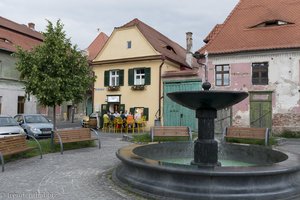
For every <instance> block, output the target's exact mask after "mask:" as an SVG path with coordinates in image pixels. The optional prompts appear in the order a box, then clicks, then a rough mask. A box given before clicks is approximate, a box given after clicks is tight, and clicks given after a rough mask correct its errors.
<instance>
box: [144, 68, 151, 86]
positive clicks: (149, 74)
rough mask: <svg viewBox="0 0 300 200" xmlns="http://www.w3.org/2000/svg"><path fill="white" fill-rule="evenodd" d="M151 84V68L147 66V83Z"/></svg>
mask: <svg viewBox="0 0 300 200" xmlns="http://www.w3.org/2000/svg"><path fill="white" fill-rule="evenodd" d="M150 84H151V68H145V85H150Z"/></svg>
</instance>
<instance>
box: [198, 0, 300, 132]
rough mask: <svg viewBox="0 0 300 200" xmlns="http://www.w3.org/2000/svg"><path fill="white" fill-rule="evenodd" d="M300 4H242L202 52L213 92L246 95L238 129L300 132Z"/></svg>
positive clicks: (236, 117)
mask: <svg viewBox="0 0 300 200" xmlns="http://www.w3.org/2000/svg"><path fill="white" fill-rule="evenodd" d="M297 9H300V1H292V0H287V1H285V2H280V1H268V0H255V1H245V0H240V2H239V3H238V4H237V6H236V7H235V8H234V10H233V11H232V12H231V13H230V15H229V16H228V17H227V19H226V20H225V22H224V23H223V24H221V25H217V26H216V27H215V28H214V29H213V30H212V31H211V33H210V34H209V35H208V37H207V38H206V39H205V40H204V41H205V42H206V43H207V44H206V45H205V46H204V47H202V48H201V49H200V50H199V51H200V53H201V54H204V53H205V52H206V53H208V55H209V56H208V58H209V59H208V60H209V61H208V74H209V80H210V82H211V83H212V85H213V87H212V89H217V90H244V91H248V92H249V97H248V98H247V99H245V100H244V101H242V102H241V103H239V104H237V105H236V106H234V107H233V110H232V113H233V115H232V116H233V125H237V126H249V127H268V128H271V129H272V131H273V133H282V132H285V131H300V121H299V119H300V112H299V111H300V95H299V92H300V90H299V89H300V88H299V87H300V81H299V80H300V57H299V56H300V54H299V50H300V42H299V41H300V32H299V31H298V30H299V27H300V26H299V22H300V15H299V13H298V12H296V10H297Z"/></svg>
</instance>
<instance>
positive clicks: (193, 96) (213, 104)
mask: <svg viewBox="0 0 300 200" xmlns="http://www.w3.org/2000/svg"><path fill="white" fill-rule="evenodd" d="M167 96H168V97H169V98H170V99H171V100H172V101H174V102H176V103H178V104H180V105H182V106H185V107H188V108H190V109H193V110H198V109H207V108H213V109H216V110H220V109H223V108H226V107H229V106H232V105H235V104H237V103H239V102H241V101H243V100H244V99H246V98H247V97H248V96H249V94H248V92H246V91H227V90H200V91H177V92H170V93H167ZM183 99H184V100H185V101H182V100H183Z"/></svg>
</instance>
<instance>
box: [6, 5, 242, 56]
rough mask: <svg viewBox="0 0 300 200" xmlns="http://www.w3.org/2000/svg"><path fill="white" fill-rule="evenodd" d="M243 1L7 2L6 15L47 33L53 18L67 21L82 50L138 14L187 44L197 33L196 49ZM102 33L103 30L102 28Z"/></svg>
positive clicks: (53, 20)
mask: <svg viewBox="0 0 300 200" xmlns="http://www.w3.org/2000/svg"><path fill="white" fill-rule="evenodd" d="M237 3H238V0H207V1H204V0H190V1H187V0H148V1H146V0H1V1H0V13H1V16H2V17H4V18H7V19H9V20H12V21H14V22H17V23H19V24H26V25H27V24H28V22H33V23H35V28H36V30H37V31H45V29H46V25H47V21H46V19H47V20H50V21H51V22H53V23H55V22H56V21H57V20H58V19H60V20H61V22H62V23H63V24H64V30H65V31H66V34H67V37H68V38H71V41H72V44H77V45H78V47H79V48H80V49H85V48H87V47H88V46H89V45H90V43H91V42H92V41H93V40H94V39H95V37H96V36H97V35H98V34H99V33H100V32H104V33H105V34H107V35H108V36H110V34H111V33H112V31H113V29H114V27H119V26H122V25H123V24H125V23H127V22H129V21H131V20H132V19H134V18H138V19H139V20H141V21H143V22H144V23H146V24H148V25H149V26H151V27H153V28H154V29H156V30H157V31H159V32H161V33H162V34H164V35H165V36H167V37H168V38H170V39H171V40H173V41H175V42H177V43H178V44H180V45H181V46H183V47H184V48H186V44H185V33H186V32H189V31H190V32H193V41H194V45H193V51H196V50H198V49H199V48H200V47H201V46H203V42H202V41H203V39H204V38H205V37H206V36H207V34H208V33H209V32H210V30H211V29H212V28H213V27H214V26H215V25H216V24H218V23H223V22H224V20H225V19H226V17H227V16H228V15H229V13H230V12H231V11H232V9H233V8H234V7H235V5H236V4H237ZM99 31H100V32H99Z"/></svg>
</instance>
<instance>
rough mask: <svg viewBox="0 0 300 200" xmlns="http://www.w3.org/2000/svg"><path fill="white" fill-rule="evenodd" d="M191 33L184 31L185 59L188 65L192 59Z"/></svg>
mask: <svg viewBox="0 0 300 200" xmlns="http://www.w3.org/2000/svg"><path fill="white" fill-rule="evenodd" d="M192 36H193V33H192V32H187V33H186V58H185V61H186V62H187V63H188V64H189V66H190V67H191V66H192V59H193V53H192V47H193V38H192Z"/></svg>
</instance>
